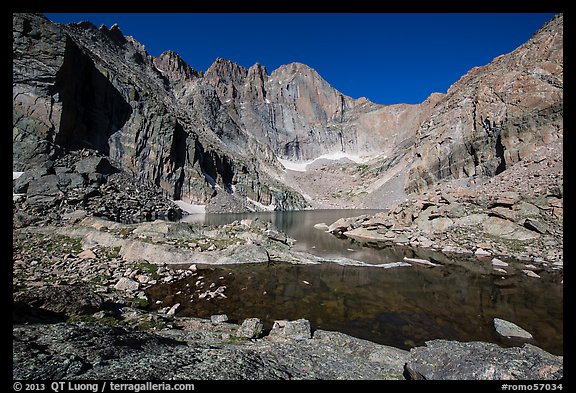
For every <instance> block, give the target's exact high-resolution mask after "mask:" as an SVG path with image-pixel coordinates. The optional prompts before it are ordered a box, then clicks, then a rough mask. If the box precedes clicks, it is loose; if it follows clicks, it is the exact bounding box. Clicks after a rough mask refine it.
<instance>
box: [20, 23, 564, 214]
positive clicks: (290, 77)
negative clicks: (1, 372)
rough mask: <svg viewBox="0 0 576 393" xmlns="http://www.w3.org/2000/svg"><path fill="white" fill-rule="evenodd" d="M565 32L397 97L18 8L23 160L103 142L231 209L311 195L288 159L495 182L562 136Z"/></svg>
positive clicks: (170, 189)
mask: <svg viewBox="0 0 576 393" xmlns="http://www.w3.org/2000/svg"><path fill="white" fill-rule="evenodd" d="M562 37H563V16H562V15H558V16H556V17H555V18H554V19H553V20H551V21H550V22H549V23H548V24H546V25H545V26H544V27H543V28H542V29H541V30H540V31H538V32H537V33H536V34H535V35H534V36H533V37H532V39H530V40H529V41H528V42H527V43H525V44H524V45H522V46H520V47H519V48H518V49H516V50H515V51H513V52H512V53H510V54H507V55H503V56H500V57H498V58H496V59H494V61H493V62H491V63H490V64H488V65H486V66H483V67H477V68H474V69H472V70H471V71H470V72H469V73H467V74H466V75H465V76H463V77H462V78H461V79H460V80H459V81H457V82H456V83H454V85H453V86H452V87H451V88H450V89H449V90H448V93H447V94H439V93H433V94H431V95H430V97H429V98H428V99H427V100H425V101H424V102H423V103H421V104H419V105H404V104H399V105H389V106H382V105H377V104H374V103H372V102H370V101H368V100H366V99H364V98H360V99H352V98H351V97H347V96H345V95H343V94H341V93H340V92H338V91H337V90H336V89H334V88H333V87H332V86H330V84H329V83H328V82H327V81H325V80H324V79H323V78H322V77H321V76H320V75H318V73H317V72H316V71H315V70H313V69H311V68H310V67H308V66H306V65H304V64H300V63H291V64H288V65H284V66H281V67H279V68H278V69H277V70H274V71H272V72H271V73H270V74H268V71H267V70H266V68H265V67H264V66H262V65H260V64H255V65H253V66H252V67H250V68H248V69H246V68H244V67H242V66H240V65H238V64H235V63H233V62H231V61H229V60H226V59H220V58H219V59H217V60H216V61H215V62H214V63H213V64H212V66H211V67H210V68H209V69H208V70H207V71H206V73H205V74H203V73H201V72H198V71H196V70H194V69H192V68H191V67H190V66H188V65H187V64H186V63H185V62H184V61H183V60H182V58H180V57H179V56H178V54H176V53H174V52H172V51H166V52H164V53H162V54H161V55H160V56H158V57H157V58H153V57H152V56H150V55H149V54H148V53H147V52H146V50H145V48H144V47H143V45H142V44H140V43H139V42H137V41H136V40H135V39H134V38H132V37H129V36H124V35H123V33H122V32H121V30H120V28H119V27H118V26H116V25H114V26H112V27H111V28H107V27H106V26H102V27H101V28H100V29H98V28H96V27H95V26H94V25H92V24H90V23H88V22H80V23H76V24H70V25H67V26H62V25H57V24H53V23H51V22H49V21H48V20H47V19H45V18H44V17H42V16H39V15H32V14H14V17H13V52H14V56H13V57H14V72H13V74H14V75H13V80H14V88H13V98H14V104H13V114H14V115H13V116H14V118H13V146H14V153H13V161H14V170H15V171H22V170H26V169H29V168H31V167H33V166H36V165H38V164H39V163H41V162H44V161H46V160H47V159H48V158H52V159H54V158H56V157H58V156H59V155H61V154H62V153H63V152H66V151H69V150H78V149H81V148H89V149H94V150H98V151H99V152H101V153H102V154H104V155H106V156H108V157H110V159H111V160H112V161H113V162H114V163H115V165H116V163H117V165H116V166H117V167H118V168H119V169H122V170H127V171H129V172H131V173H134V174H135V176H136V178H137V179H138V180H140V181H143V182H148V183H152V184H155V185H156V186H158V187H161V188H162V189H164V190H165V191H166V192H167V193H168V195H170V196H172V197H173V198H175V199H182V200H183V201H185V202H192V203H200V204H209V203H210V202H211V201H214V204H216V202H218V203H220V202H221V201H222V200H228V202H226V203H225V204H224V206H222V208H219V209H220V210H226V208H227V207H228V208H230V206H240V207H241V208H242V209H244V210H261V209H263V206H262V205H264V206H265V207H266V208H267V209H275V210H285V209H299V208H304V207H306V206H308V205H309V203H308V202H307V201H306V200H305V198H304V197H303V196H302V194H301V193H300V191H298V192H297V191H295V189H293V188H292V184H287V183H288V182H289V180H286V179H285V178H284V174H285V173H284V168H283V167H282V165H281V164H280V162H279V161H278V159H277V158H283V159H288V160H310V159H315V158H318V157H319V156H321V155H323V154H336V153H338V154H342V153H344V154H349V155H358V156H374V155H376V154H380V155H384V157H385V158H381V159H379V160H376V161H374V162H372V163H371V164H369V165H371V168H372V169H373V170H374V171H375V172H377V173H378V174H380V175H378V178H377V179H375V182H376V184H377V185H379V187H380V188H382V187H384V186H385V184H386V185H388V182H392V179H387V177H388V176H389V174H390V176H392V174H394V175H396V174H398V176H399V178H398V179H397V180H395V181H394V183H390V187H395V188H399V187H402V188H406V190H407V191H409V192H411V191H419V190H422V189H424V188H427V187H428V186H430V185H433V184H435V183H437V182H438V181H440V180H442V179H446V178H451V179H459V178H465V177H475V176H479V177H490V176H494V175H496V174H499V173H501V172H502V171H505V170H506V169H507V168H509V167H510V166H511V165H512V164H514V163H516V162H518V161H519V160H521V159H522V158H524V157H526V156H528V155H529V154H530V153H531V152H533V151H534V149H535V148H537V147H539V146H542V145H546V144H548V143H550V142H552V141H554V140H556V139H558V138H561V137H562V134H563V123H562V119H563V99H562V98H563V81H562V78H563V49H562ZM378 180H382V182H381V183H382V184H380V182H379V181H378ZM384 183H385V184H384ZM294 187H298V188H299V189H301V192H303V193H306V194H308V195H310V193H308V192H307V190H306V187H307V186H306V184H305V182H304V183H303V184H302V185H294ZM373 191H374V190H372V189H370V190H368V192H367V193H366V194H367V195H366V197H365V198H366V201H368V202H369V201H370V200H371V199H370V193H372V192H373ZM217 195H219V196H222V195H226V196H224V197H221V198H219V199H214V198H215V197H216V196H217ZM372 203H374V202H372ZM364 205H365V204H364ZM212 210H218V209H216V208H215V207H213V209H212Z"/></svg>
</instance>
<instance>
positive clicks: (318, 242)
mask: <svg viewBox="0 0 576 393" xmlns="http://www.w3.org/2000/svg"><path fill="white" fill-rule="evenodd" d="M297 213H303V214H301V215H300V217H297V216H296V217H295V216H294V215H290V214H288V215H286V213H283V214H274V213H271V214H269V215H267V216H266V217H267V218H269V219H271V220H272V221H273V222H274V223H275V224H276V225H277V226H278V227H279V228H280V229H282V230H284V231H285V232H287V233H288V234H289V235H290V236H291V237H294V238H296V239H297V241H298V243H297V244H300V246H301V247H304V248H306V247H309V248H310V250H309V251H312V252H314V253H319V254H322V255H328V254H330V253H332V254H330V255H334V256H341V255H344V256H347V257H351V258H354V259H360V260H363V261H366V262H371V263H378V262H389V261H397V260H401V258H402V253H401V252H397V251H391V252H390V251H386V250H375V249H366V248H364V249H362V248H361V247H360V246H359V245H356V244H354V243H351V242H349V241H346V240H341V239H337V238H335V237H333V236H331V235H329V234H326V233H324V232H322V231H320V230H317V229H313V228H312V227H313V225H314V224H316V223H318V222H326V223H328V224H330V223H331V222H333V221H335V220H336V219H337V218H338V216H336V218H334V219H332V218H331V217H330V215H329V214H334V213H326V212H321V213H322V214H320V212H319V211H312V212H297ZM305 213H312V214H305ZM337 213H338V214H342V211H338V212H337ZM358 214H359V213H358V211H351V212H350V216H353V215H358ZM227 216H229V215H227ZM233 216H235V217H236V218H234V219H240V217H239V216H238V215H233ZM260 217H262V215H260ZM332 217H334V216H332ZM224 218H225V217H219V219H224ZM206 219H207V223H210V224H222V223H226V222H230V221H232V220H231V219H230V218H227V221H225V222H220V223H216V222H214V221H211V220H212V218H209V217H208V216H207V217H206ZM260 219H265V218H260ZM280 224H281V225H280ZM310 228H312V229H311V230H310ZM323 235H326V236H327V237H324V236H323ZM312 247H315V248H312ZM348 249H354V250H358V251H348ZM350 254H354V256H351V255H350ZM200 275H202V276H204V281H205V283H206V287H203V289H202V288H201V289H199V288H198V287H196V285H195V282H196V280H197V278H196V277H193V278H191V279H190V280H188V281H182V282H177V283H175V284H172V285H169V286H168V285H158V286H155V287H153V288H151V289H150V290H149V291H148V294H149V295H150V297H151V298H152V302H151V303H152V304H154V303H155V301H156V300H163V303H162V304H159V305H157V306H155V307H156V308H159V307H162V306H165V305H170V304H174V303H180V304H181V308H180V309H179V310H180V311H179V312H178V315H180V316H198V317H209V316H210V315H213V314H220V313H225V314H227V315H228V316H229V318H230V319H231V320H235V321H237V322H242V320H243V319H245V318H248V317H258V318H260V319H262V320H263V321H264V322H265V328H270V327H271V325H272V322H273V321H274V320H276V319H289V320H293V319H298V318H306V319H308V320H310V322H311V324H312V327H313V328H315V329H325V330H337V331H341V332H344V333H347V334H350V335H353V336H356V337H360V338H364V339H368V340H371V341H374V342H378V343H382V344H387V345H393V346H396V347H399V348H406V349H407V348H410V347H413V346H417V345H423V344H424V342H425V341H426V340H431V339H436V338H444V339H454V340H461V341H472V340H479V341H488V342H495V343H498V344H500V345H517V343H513V342H510V341H508V340H507V339H504V338H501V337H500V336H498V334H497V333H496V332H495V330H494V327H493V324H492V323H493V322H492V320H493V318H494V317H498V318H502V319H505V320H508V321H511V322H514V323H516V324H518V325H519V326H521V327H523V328H524V329H526V330H528V331H529V332H530V333H532V335H533V336H534V341H533V342H532V343H534V344H535V345H537V346H539V347H541V348H543V349H545V350H547V351H550V352H552V353H554V354H562V353H563V350H562V344H563V297H562V285H561V284H559V283H558V277H554V276H552V275H550V276H548V275H545V274H542V279H533V278H530V277H526V276H524V275H516V276H511V277H507V278H506V279H503V278H501V277H498V276H493V275H489V274H481V273H479V272H472V271H470V270H468V269H464V268H463V267H460V266H456V265H446V266H440V267H436V268H433V269H428V268H422V267H401V268H395V269H381V268H374V267H352V266H339V265H335V264H322V265H290V264H283V263H276V264H272V265H265V264H260V265H237V266H225V267H218V268H209V269H202V271H201V272H200ZM212 282H214V283H215V284H216V285H218V286H221V285H225V286H226V287H227V288H226V292H225V293H226V296H227V298H225V299H224V298H219V299H211V300H206V299H198V298H197V295H198V293H200V292H203V291H204V290H205V289H206V288H207V286H208V285H210V284H211V283H212ZM186 285H188V286H186ZM178 292H180V293H179V294H177V293H178ZM191 297H193V300H192V301H190V299H191Z"/></svg>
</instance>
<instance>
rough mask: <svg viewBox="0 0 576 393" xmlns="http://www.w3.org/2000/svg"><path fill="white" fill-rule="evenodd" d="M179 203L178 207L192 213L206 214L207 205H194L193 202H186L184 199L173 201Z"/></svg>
mask: <svg viewBox="0 0 576 393" xmlns="http://www.w3.org/2000/svg"><path fill="white" fill-rule="evenodd" d="M172 202H174V203H175V204H177V205H178V207H179V208H180V209H182V210H184V211H185V212H187V213H190V214H205V213H206V205H194V204H192V203H186V202H184V201H181V200H178V201H172Z"/></svg>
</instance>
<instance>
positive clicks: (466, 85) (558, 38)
mask: <svg viewBox="0 0 576 393" xmlns="http://www.w3.org/2000/svg"><path fill="white" fill-rule="evenodd" d="M562 134H563V16H562V15H558V16H556V17H555V18H553V19H552V20H551V21H550V22H548V23H547V24H546V25H545V26H543V27H542V28H541V29H540V30H539V31H538V32H537V33H536V34H534V36H533V37H532V38H531V39H530V40H529V41H528V42H526V43H525V44H523V45H522V46H520V47H519V48H517V49H516V50H515V51H513V52H511V53H509V54H506V55H502V56H500V57H498V58H496V59H494V60H493V61H492V62H491V63H490V64H488V65H486V66H483V67H476V68H474V69H472V70H471V71H470V72H468V73H467V74H466V75H464V76H463V77H462V78H461V79H460V80H459V81H457V82H456V83H454V85H452V86H451V87H450V89H449V90H448V93H447V94H446V96H445V97H444V98H443V99H442V101H441V102H439V103H438V105H437V106H436V108H435V109H434V111H433V113H432V114H431V116H430V117H429V119H427V120H426V121H425V122H424V123H423V124H422V125H421V126H420V127H419V129H418V130H417V133H416V140H415V144H414V146H413V147H412V151H413V154H415V155H416V160H415V161H414V163H413V165H412V167H411V170H410V175H409V181H408V184H407V188H408V190H409V191H413V190H420V189H423V188H425V187H427V186H428V185H431V184H434V183H436V182H437V181H438V180H440V179H444V178H462V177H470V176H475V175H478V176H494V175H496V174H498V173H501V172H502V171H504V170H505V169H506V168H507V167H509V166H510V165H512V164H514V163H515V162H518V161H519V160H521V159H522V158H524V157H525V156H527V155H528V154H530V153H531V152H533V151H534V150H535V149H536V148H537V147H538V146H542V145H544V144H547V143H549V142H551V141H553V140H555V139H557V138H559V137H561V136H562Z"/></svg>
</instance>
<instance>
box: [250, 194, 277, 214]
mask: <svg viewBox="0 0 576 393" xmlns="http://www.w3.org/2000/svg"><path fill="white" fill-rule="evenodd" d="M246 200H247V201H248V202H250V203H252V204H253V205H256V206H258V207H259V208H260V209H262V210H264V211H268V212H273V211H274V209H276V205H274V204H270V205H263V204H261V203H260V202H256V201H255V200H253V199H250V198H248V197H246Z"/></svg>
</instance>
